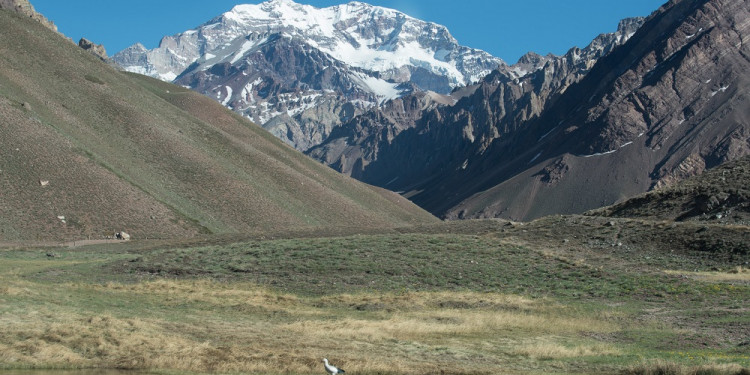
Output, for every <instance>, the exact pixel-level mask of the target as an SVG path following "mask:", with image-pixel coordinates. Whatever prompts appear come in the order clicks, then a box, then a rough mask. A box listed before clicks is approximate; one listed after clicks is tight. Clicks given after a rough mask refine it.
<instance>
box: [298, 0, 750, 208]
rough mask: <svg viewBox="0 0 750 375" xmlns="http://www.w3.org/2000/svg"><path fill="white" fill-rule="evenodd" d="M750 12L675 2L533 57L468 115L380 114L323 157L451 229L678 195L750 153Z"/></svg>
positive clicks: (744, 4) (724, 1) (465, 103)
mask: <svg viewBox="0 0 750 375" xmlns="http://www.w3.org/2000/svg"><path fill="white" fill-rule="evenodd" d="M748 9H750V7H749V6H748V1H746V0H673V1H670V2H668V3H667V4H665V5H664V6H662V7H661V8H660V9H659V10H657V11H656V12H654V13H653V14H652V15H651V16H649V17H648V18H647V19H646V20H645V22H644V23H643V25H642V26H641V27H640V28H638V27H637V25H638V23H639V21H635V20H631V21H626V22H624V23H623V24H621V27H620V30H619V31H618V33H615V34H612V35H609V36H606V35H605V36H602V37H601V38H599V39H598V40H597V41H595V42H594V43H593V44H592V46H589V47H588V48H586V49H584V50H578V49H573V50H571V51H570V52H569V53H568V54H566V55H565V56H563V57H560V58H549V57H541V56H535V55H529V56H527V57H526V58H525V59H523V61H522V62H528V63H536V64H540V65H542V67H541V68H540V69H538V70H533V71H532V69H529V72H528V73H527V74H525V75H523V76H520V77H514V76H513V75H511V74H509V73H508V72H507V71H504V69H503V68H500V69H498V70H495V71H494V72H493V73H492V74H490V75H488V76H487V77H486V78H485V79H484V80H483V81H482V82H481V83H480V84H478V85H476V86H473V87H469V88H467V89H465V90H464V91H465V92H466V94H465V95H464V96H463V97H461V98H460V100H458V101H457V103H456V104H454V105H448V106H440V105H435V106H433V107H429V106H428V107H426V108H425V109H424V110H422V111H421V113H419V114H404V112H403V111H401V107H400V106H399V107H398V108H397V110H396V111H395V112H394V111H391V112H388V111H384V110H382V109H379V110H374V111H372V112H371V113H369V114H365V115H363V116H362V117H359V118H355V119H353V120H352V121H350V122H348V123H347V124H345V125H344V126H343V127H342V128H341V130H340V131H339V132H337V133H336V134H335V136H332V137H330V139H329V140H328V141H327V142H325V143H323V144H322V145H321V146H319V147H316V148H314V149H312V150H310V151H309V153H310V154H311V155H313V156H315V157H317V158H319V159H321V160H323V161H324V162H326V163H328V164H330V165H332V166H333V167H334V168H336V169H339V170H341V171H343V172H345V173H350V174H351V175H352V176H355V177H357V178H359V179H362V180H363V181H365V182H368V183H372V184H375V185H379V186H384V187H387V188H389V189H392V190H395V191H400V192H402V194H403V195H404V196H407V197H409V198H410V199H411V200H413V201H414V202H416V203H417V204H419V205H420V206H422V207H424V208H426V209H428V210H429V211H431V212H432V213H434V214H436V215H438V216H441V217H444V218H450V219H453V218H481V217H506V218H511V219H516V220H528V219H533V218H536V217H540V216H543V215H548V214H557V213H580V212H583V211H586V210H589V209H592V208H596V207H601V206H604V205H609V204H612V203H615V202H617V201H619V200H621V199H623V198H626V197H629V196H633V195H636V194H639V193H642V192H645V191H648V190H651V189H655V188H660V187H666V186H670V185H674V184H676V183H678V182H680V181H681V180H683V179H684V178H687V177H690V176H693V175H696V174H699V173H702V172H703V171H704V170H706V169H708V168H712V167H715V166H717V165H719V164H721V163H723V162H726V161H730V160H735V159H737V158H739V157H741V156H743V155H747V154H748V153H750V102H749V100H750V99H749V98H750V95H748V87H750V85H748V81H749V80H750V60H749V59H748V56H750V47H748V46H749V45H750V44H749V43H748V40H749V38H750V17H749V15H748ZM635 29H637V31H635V33H634V34H632V36H631V33H632V32H633V31H634V30H635ZM628 36H630V38H627V37H628ZM620 44H621V45H620ZM618 45H619V46H618ZM600 47H601V48H600ZM587 50H589V51H591V52H593V53H588V52H587ZM585 55H589V56H592V57H591V58H584V59H582V56H585ZM454 94H455V93H454ZM401 100H402V101H403V102H404V103H414V100H407V99H406V98H402V99H401ZM403 107H404V108H406V107H410V108H416V107H418V106H417V105H410V106H406V105H404V106H403ZM388 108H389V107H386V109H388ZM391 108H395V107H391ZM399 118H405V119H407V120H406V121H402V120H399Z"/></svg>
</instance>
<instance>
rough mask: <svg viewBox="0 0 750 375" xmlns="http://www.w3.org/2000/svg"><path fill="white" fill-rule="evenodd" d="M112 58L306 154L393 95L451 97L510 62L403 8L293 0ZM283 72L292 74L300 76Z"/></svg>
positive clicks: (238, 10)
mask: <svg viewBox="0 0 750 375" xmlns="http://www.w3.org/2000/svg"><path fill="white" fill-rule="evenodd" d="M281 45H284V46H285V48H281V47H280V46H281ZM113 60H114V61H115V62H116V63H118V64H119V65H120V66H122V67H123V68H124V69H125V70H128V71H132V72H137V73H141V74H146V75H150V76H153V77H157V78H160V79H162V80H166V81H175V82H176V83H179V84H182V85H185V86H189V87H191V88H193V89H195V90H197V91H200V92H203V93H205V94H207V95H209V96H212V97H215V98H216V99H217V100H219V101H220V102H222V103H224V104H225V105H227V106H230V107H231V108H233V109H234V110H235V111H237V112H240V113H242V114H243V115H245V116H247V117H249V118H251V119H253V120H254V121H256V122H259V123H261V124H263V125H264V126H265V127H266V128H268V129H269V130H271V131H272V132H274V133H275V134H276V135H278V136H280V137H281V138H282V139H285V140H286V141H287V142H288V143H290V144H292V145H294V146H295V147H297V148H300V149H303V150H304V149H306V148H308V147H309V146H311V145H314V144H317V143H320V141H322V139H324V138H325V136H327V134H328V133H329V132H330V129H331V128H333V127H335V126H338V125H339V124H340V123H341V122H342V121H344V120H346V119H349V118H351V116H353V115H354V114H356V113H360V112H362V111H364V110H365V109H367V108H371V107H373V106H377V105H378V104H381V103H383V102H384V101H385V100H388V99H392V98H396V97H399V96H401V95H404V94H406V93H409V92H411V91H413V90H415V89H416V90H430V91H436V92H440V93H448V92H450V91H451V90H452V89H453V88H455V87H458V86H463V85H466V84H469V83H472V82H476V81H479V80H480V79H481V78H482V77H483V76H485V75H486V74H488V73H489V72H491V71H492V70H493V69H495V68H497V67H498V66H504V65H505V63H504V62H503V61H502V60H501V59H499V58H496V57H493V56H491V55H490V54H488V53H486V52H484V51H481V50H477V49H473V48H469V47H465V46H461V45H459V44H458V42H457V41H456V40H455V39H454V38H453V37H452V36H451V35H450V33H449V32H448V30H447V29H446V28H445V27H444V26H441V25H437V24H434V23H430V22H425V21H421V20H418V19H415V18H412V17H410V16H408V15H406V14H404V13H401V12H398V11H396V10H392V9H387V8H382V7H376V6H372V5H369V4H365V3H361V2H351V3H348V4H343V5H337V6H332V7H328V8H316V7H313V6H309V5H303V4H298V3H295V2H294V1H292V0H270V1H267V2H265V3H261V4H258V5H253V4H246V5H237V6H235V7H234V8H233V9H232V10H231V11H229V12H226V13H224V14H222V15H220V16H218V17H216V18H214V19H212V20H210V21H209V22H207V23H205V24H203V25H201V26H199V27H197V28H195V29H192V30H188V31H185V32H183V33H180V34H177V35H173V36H167V37H165V38H163V39H162V41H161V43H160V45H159V47H158V48H155V49H152V50H147V49H146V48H144V47H143V46H142V45H140V44H136V45H134V46H131V47H129V48H127V49H125V50H123V51H121V52H119V53H117V54H115V55H114V56H113ZM300 66H303V68H300ZM327 69H331V72H324V71H325V70H327ZM280 70H286V71H289V70H294V71H295V73H296V74H295V75H293V77H294V79H289V77H281V76H280V75H279V74H278V71H280ZM347 103H350V105H352V106H353V107H352V108H347V109H344V108H343V107H345V106H346V104H347ZM321 107H322V108H331V111H332V112H331V111H324V112H325V113H320V112H321V110H320V108H321ZM308 110H315V111H317V112H318V113H311V112H310V111H308Z"/></svg>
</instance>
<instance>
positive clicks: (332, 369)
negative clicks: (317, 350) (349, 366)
mask: <svg viewBox="0 0 750 375" xmlns="http://www.w3.org/2000/svg"><path fill="white" fill-rule="evenodd" d="M323 365H324V366H325V367H326V371H328V372H329V373H330V374H331V375H336V374H343V373H345V372H346V371H344V370H342V369H340V368H338V367H336V366H334V365H329V364H328V358H323Z"/></svg>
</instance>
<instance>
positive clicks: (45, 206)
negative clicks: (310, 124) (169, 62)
mask: <svg viewBox="0 0 750 375" xmlns="http://www.w3.org/2000/svg"><path fill="white" fill-rule="evenodd" d="M0 29H2V30H3V38H0V155H1V156H0V240H23V239H40V240H44V239H56V240H57V239H74V238H82V237H92V238H99V237H101V236H105V235H111V234H112V233H113V232H114V231H117V230H125V231H127V232H129V233H130V234H132V235H133V236H134V237H136V238H138V237H183V236H193V235H197V234H199V233H238V232H251V231H264V230H271V229H272V230H280V229H282V230H283V229H284V228H330V227H358V226H361V227H373V226H376V227H377V226H381V227H390V226H400V225H406V224H410V223H415V222H429V221H433V220H435V219H434V218H433V217H432V216H431V215H429V214H427V213H426V212H424V211H422V210H420V209H418V208H417V207H416V206H413V205H411V204H410V203H408V202H407V201H406V200H405V199H403V198H401V197H398V196H396V195H395V194H392V193H389V192H386V191H383V190H380V189H376V188H373V187H370V186H367V185H363V184H361V183H358V182H356V181H354V180H352V179H350V178H346V177H344V176H340V175H339V174H337V173H335V172H334V171H332V170H329V169H328V168H327V167H324V166H322V165H320V164H318V163H316V162H314V161H312V160H311V159H308V158H307V157H305V156H303V155H301V154H300V153H298V152H296V151H294V150H293V149H291V148H289V147H287V146H285V145H283V144H282V143H281V142H280V141H278V140H276V139H275V138H274V137H273V136H271V135H270V134H268V133H266V132H265V131H264V130H263V129H261V128H259V127H258V126H256V125H254V124H252V123H250V122H248V121H246V120H244V119H242V118H240V117H238V116H236V115H234V114H232V113H231V112H229V111H228V110H226V109H224V108H223V107H221V106H220V105H219V104H218V103H215V102H213V101H211V100H209V99H207V98H204V97H202V96H200V95H198V94H195V93H192V92H190V91H187V90H184V89H182V88H179V87H177V86H174V85H169V84H165V83H162V82H158V81H155V80H152V79H148V78H145V77H141V76H136V75H131V74H125V73H122V72H118V71H116V70H114V69H113V68H111V67H110V66H108V65H106V64H105V63H103V62H101V61H100V60H98V59H96V58H95V57H93V56H92V55H90V54H89V53H86V52H85V51H83V50H81V49H80V48H78V47H76V46H75V45H73V44H72V43H70V42H69V41H67V40H66V39H64V38H63V37H62V36H60V35H57V34H55V33H53V32H52V31H50V30H49V29H46V28H44V27H43V26H42V25H41V24H40V23H38V22H34V21H32V20H29V19H26V18H22V17H20V16H19V15H17V14H14V13H11V12H8V11H0ZM62 217H64V219H62Z"/></svg>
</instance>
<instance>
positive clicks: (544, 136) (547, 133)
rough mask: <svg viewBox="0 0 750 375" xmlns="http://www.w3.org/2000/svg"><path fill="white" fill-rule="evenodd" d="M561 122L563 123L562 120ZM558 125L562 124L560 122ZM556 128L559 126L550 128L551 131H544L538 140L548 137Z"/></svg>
mask: <svg viewBox="0 0 750 375" xmlns="http://www.w3.org/2000/svg"><path fill="white" fill-rule="evenodd" d="M560 123H562V121H561V122H560ZM558 126H560V125H559V124H558ZM555 129H557V126H555V127H554V128H552V129H550V131H548V132H546V133H544V135H543V136H541V137H539V140H538V141H537V142H539V141H541V140H542V139H544V138H546V137H547V136H548V135H550V133H552V132H553V131H555Z"/></svg>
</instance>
